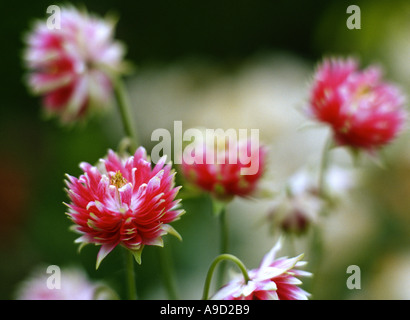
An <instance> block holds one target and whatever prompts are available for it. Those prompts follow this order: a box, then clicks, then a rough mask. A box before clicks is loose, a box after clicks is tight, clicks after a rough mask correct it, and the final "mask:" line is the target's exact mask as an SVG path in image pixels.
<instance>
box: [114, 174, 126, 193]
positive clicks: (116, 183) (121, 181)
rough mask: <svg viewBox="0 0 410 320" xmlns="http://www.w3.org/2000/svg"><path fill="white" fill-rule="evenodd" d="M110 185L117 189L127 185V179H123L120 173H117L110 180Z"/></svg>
mask: <svg viewBox="0 0 410 320" xmlns="http://www.w3.org/2000/svg"><path fill="white" fill-rule="evenodd" d="M110 184H111V185H113V186H115V187H117V189H119V188H121V187H122V186H124V185H126V184H127V179H125V178H124V177H123V176H122V174H121V172H120V171H117V172H116V173H115V174H114V175H113V176H112V177H111V180H110Z"/></svg>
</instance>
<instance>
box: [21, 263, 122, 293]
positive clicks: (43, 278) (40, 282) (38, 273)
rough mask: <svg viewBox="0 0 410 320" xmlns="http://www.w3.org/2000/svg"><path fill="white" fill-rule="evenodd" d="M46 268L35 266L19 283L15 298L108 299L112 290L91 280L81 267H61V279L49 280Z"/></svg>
mask: <svg viewBox="0 0 410 320" xmlns="http://www.w3.org/2000/svg"><path fill="white" fill-rule="evenodd" d="M45 270H46V268H42V267H41V268H40V267H39V268H37V269H36V270H34V271H33V272H32V274H31V275H30V276H29V277H28V278H27V279H25V280H24V281H23V282H22V283H21V284H19V286H18V288H17V292H16V299H17V300H108V299H110V298H112V296H113V294H114V292H113V291H112V289H110V288H108V287H107V286H106V285H105V284H103V283H97V282H92V281H91V280H90V279H88V277H87V275H86V274H85V272H84V271H83V270H82V269H79V268H74V267H71V268H63V269H61V274H60V275H61V279H59V281H58V286H57V284H56V283H53V282H51V285H52V286H51V287H50V281H49V279H50V274H47V273H46V272H45Z"/></svg>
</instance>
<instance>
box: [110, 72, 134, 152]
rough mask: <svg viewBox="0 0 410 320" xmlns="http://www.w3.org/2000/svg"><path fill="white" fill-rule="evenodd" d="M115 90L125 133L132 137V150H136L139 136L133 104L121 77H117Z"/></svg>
mask: <svg viewBox="0 0 410 320" xmlns="http://www.w3.org/2000/svg"><path fill="white" fill-rule="evenodd" d="M113 83H114V92H115V97H116V100H117V104H118V109H119V111H120V115H121V121H122V123H123V125H124V131H125V134H126V135H127V136H128V137H129V138H130V140H131V142H130V146H131V148H132V151H135V149H136V148H137V146H138V144H139V141H138V137H137V131H136V128H135V126H134V122H133V121H132V120H133V117H132V113H131V104H130V102H129V98H128V95H127V93H126V90H125V86H124V83H123V81H122V80H121V79H120V78H116V79H115V80H114V81H113Z"/></svg>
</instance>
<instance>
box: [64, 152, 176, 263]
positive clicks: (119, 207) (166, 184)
mask: <svg viewBox="0 0 410 320" xmlns="http://www.w3.org/2000/svg"><path fill="white" fill-rule="evenodd" d="M165 160H166V157H162V158H161V159H160V160H159V161H158V162H157V164H156V165H155V166H154V167H153V168H151V162H149V161H148V158H147V155H146V151H145V149H144V148H143V147H140V148H138V149H137V151H136V152H135V154H134V156H131V157H127V158H124V159H122V158H120V157H119V156H118V155H117V154H116V153H114V152H113V151H112V150H110V151H109V152H108V156H107V158H106V159H102V160H101V165H100V166H98V167H97V166H92V165H90V164H88V163H81V164H80V167H81V169H82V170H83V171H84V174H82V175H81V176H80V177H79V178H75V177H72V176H70V175H67V179H68V180H66V183H67V187H68V189H67V193H68V196H69V197H70V200H71V203H70V204H68V205H67V206H68V208H69V211H68V213H67V214H68V216H69V217H70V219H71V220H72V221H73V222H74V226H73V228H74V231H76V232H78V233H80V234H81V237H80V238H78V239H77V240H76V242H77V243H81V244H82V245H85V244H87V243H94V244H96V245H101V248H100V250H99V252H98V255H97V268H98V266H99V264H100V263H101V261H102V260H103V259H104V258H105V257H106V256H107V254H109V253H110V252H111V251H112V250H113V249H114V248H115V247H116V246H118V245H120V246H123V247H125V248H126V249H128V250H130V251H131V252H132V253H133V255H134V257H135V259H136V260H137V262H139V263H141V252H142V249H143V248H144V246H145V245H156V246H162V245H163V240H162V236H163V235H166V234H168V233H170V234H173V235H175V236H177V237H180V236H179V234H178V233H177V232H176V231H175V230H174V228H172V227H171V225H169V223H171V222H173V221H175V220H177V219H178V218H179V217H180V216H181V215H182V214H183V212H184V210H180V209H178V204H179V202H180V200H175V197H176V195H177V193H178V191H179V189H180V187H174V176H175V173H174V172H173V171H172V169H171V164H170V163H169V164H166V165H165Z"/></svg>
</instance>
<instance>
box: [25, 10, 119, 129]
mask: <svg viewBox="0 0 410 320" xmlns="http://www.w3.org/2000/svg"><path fill="white" fill-rule="evenodd" d="M59 27H60V28H49V26H48V25H46V24H45V23H44V22H43V21H39V22H38V23H36V24H35V26H34V30H33V31H32V32H31V33H30V34H28V36H27V37H26V42H27V49H26V52H25V54H24V59H25V63H26V65H27V67H28V69H29V74H28V84H29V87H30V88H31V90H32V92H33V93H34V94H36V95H41V96H42V100H43V105H44V110H45V112H46V114H48V115H56V116H58V117H60V119H61V120H62V121H63V122H72V121H74V120H78V119H79V118H83V117H84V116H85V115H86V114H87V113H89V111H90V109H94V110H102V109H106V108H107V107H108V106H109V105H110V104H111V100H112V99H111V96H112V86H113V84H112V77H114V76H115V75H116V74H118V73H120V72H122V69H123V63H122V58H123V55H124V47H123V46H122V45H121V44H120V43H119V42H115V41H113V39H112V37H113V32H114V24H113V23H110V22H108V21H107V20H103V19H99V18H97V17H94V16H91V15H89V14H87V13H86V12H80V11H78V10H76V9H74V8H70V7H63V8H62V9H61V19H60V26H59Z"/></svg>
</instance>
